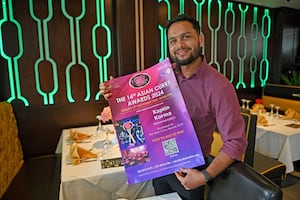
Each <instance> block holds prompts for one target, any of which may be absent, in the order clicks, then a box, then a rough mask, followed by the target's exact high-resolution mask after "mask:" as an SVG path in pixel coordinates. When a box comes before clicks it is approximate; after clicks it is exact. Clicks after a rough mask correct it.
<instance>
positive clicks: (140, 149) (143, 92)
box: [108, 58, 205, 184]
mask: <svg viewBox="0 0 300 200" xmlns="http://www.w3.org/2000/svg"><path fill="white" fill-rule="evenodd" d="M108 82H109V85H110V87H111V91H112V94H113V95H112V96H111V97H110V98H109V99H108V101H109V105H110V107H111V110H112V116H113V122H114V127H115V131H116V137H117V139H118V142H119V146H120V151H121V155H122V162H123V165H124V167H125V172H126V175H127V180H128V183H129V184H135V183H138V182H142V181H146V180H149V179H153V178H157V177H161V176H164V175H168V174H172V173H174V172H175V171H179V169H180V168H181V167H185V168H193V167H196V166H200V165H203V164H205V161H204V157H203V154H202V150H201V147H200V144H199V142H198V139H197V136H196V133H195V130H194V127H193V125H192V122H191V119H190V116H189V114H188V112H187V109H186V106H185V103H184V100H183V98H182V95H181V92H180V89H179V87H178V84H177V81H176V78H175V75H174V72H173V69H172V66H171V64H170V61H169V59H168V58H167V59H165V60H163V61H162V62H159V63H157V64H156V65H154V66H152V67H150V68H148V69H146V70H143V71H140V72H136V73H133V74H129V75H126V76H122V77H119V78H115V79H112V80H109V81H108Z"/></svg>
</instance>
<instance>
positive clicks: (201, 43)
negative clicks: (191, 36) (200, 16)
mask: <svg viewBox="0 0 300 200" xmlns="http://www.w3.org/2000/svg"><path fill="white" fill-rule="evenodd" d="M199 44H200V46H201V47H203V46H204V35H203V34H202V33H200V34H199Z"/></svg>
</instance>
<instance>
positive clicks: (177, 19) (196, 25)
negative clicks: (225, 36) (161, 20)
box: [165, 14, 200, 35]
mask: <svg viewBox="0 0 300 200" xmlns="http://www.w3.org/2000/svg"><path fill="white" fill-rule="evenodd" d="M180 21H188V22H190V23H191V24H192V25H193V28H194V29H195V31H196V32H197V33H198V34H200V25H199V22H198V21H197V20H196V19H194V18H192V17H190V16H187V15H185V14H179V15H176V16H175V17H173V18H172V19H170V20H168V21H167V23H166V25H165V28H166V31H167V35H168V31H169V28H170V26H171V25H172V24H173V23H175V22H180Z"/></svg>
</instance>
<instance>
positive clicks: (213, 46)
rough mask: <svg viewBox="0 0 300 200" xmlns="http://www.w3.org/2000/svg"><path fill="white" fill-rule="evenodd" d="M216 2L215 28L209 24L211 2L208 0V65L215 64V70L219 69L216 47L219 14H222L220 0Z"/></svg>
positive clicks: (219, 21)
mask: <svg viewBox="0 0 300 200" xmlns="http://www.w3.org/2000/svg"><path fill="white" fill-rule="evenodd" d="M217 3H218V7H219V9H218V25H217V27H216V28H213V27H212V25H211V4H212V0H209V1H208V22H207V24H208V27H209V29H210V30H211V57H212V58H211V61H210V63H209V64H210V65H212V64H215V65H216V67H217V70H218V71H220V64H219V62H218V60H217V59H218V55H217V48H218V39H217V36H218V31H219V30H220V27H221V16H222V13H221V11H222V3H221V1H220V0H218V1H217Z"/></svg>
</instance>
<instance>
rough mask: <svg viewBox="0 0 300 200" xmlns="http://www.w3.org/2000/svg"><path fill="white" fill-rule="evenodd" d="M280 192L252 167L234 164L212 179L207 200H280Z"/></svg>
mask: <svg viewBox="0 0 300 200" xmlns="http://www.w3.org/2000/svg"><path fill="white" fill-rule="evenodd" d="M282 195H283V194H282V190H281V189H280V188H279V187H278V186H277V185H275V184H274V183H273V182H272V181H270V180H269V179H267V178H266V177H264V176H263V175H261V174H259V173H258V172H256V171H255V170H254V169H253V168H252V167H250V166H249V165H247V164H245V163H243V162H235V163H233V164H232V165H231V166H230V167H229V168H227V169H226V170H225V171H224V172H222V173H221V174H219V175H218V176H217V177H215V178H214V179H213V181H212V182H211V183H210V185H209V190H208V193H207V200H220V199H222V200H232V199H234V200H253V199H266V200H281V199H282Z"/></svg>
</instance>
